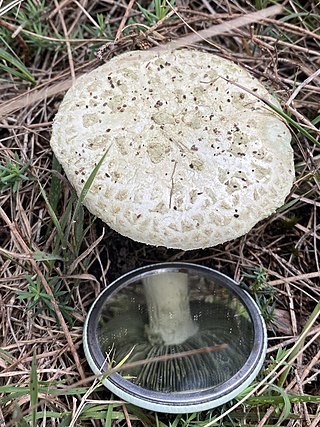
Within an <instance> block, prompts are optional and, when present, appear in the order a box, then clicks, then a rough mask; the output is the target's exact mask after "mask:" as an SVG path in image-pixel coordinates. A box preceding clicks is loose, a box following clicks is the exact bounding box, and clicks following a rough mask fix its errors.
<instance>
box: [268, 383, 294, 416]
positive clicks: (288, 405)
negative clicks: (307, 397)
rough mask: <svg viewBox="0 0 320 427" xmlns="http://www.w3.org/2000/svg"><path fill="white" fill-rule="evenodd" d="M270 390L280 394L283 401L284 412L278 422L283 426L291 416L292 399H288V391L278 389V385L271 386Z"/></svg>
mask: <svg viewBox="0 0 320 427" xmlns="http://www.w3.org/2000/svg"><path fill="white" fill-rule="evenodd" d="M270 388H271V389H272V390H275V391H277V392H278V393H280V395H281V397H282V399H283V410H282V413H281V415H280V418H279V420H278V423H279V424H281V423H282V421H284V420H286V419H287V418H288V417H289V415H290V410H291V402H290V399H289V397H288V394H287V393H286V391H285V390H284V389H283V388H281V387H278V386H276V385H271V386H270Z"/></svg>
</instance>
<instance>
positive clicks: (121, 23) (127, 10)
mask: <svg viewBox="0 0 320 427" xmlns="http://www.w3.org/2000/svg"><path fill="white" fill-rule="evenodd" d="M135 1H136V0H130V2H129V4H128V6H127V8H126V11H125V13H124V15H123V18H122V19H121V22H120V24H119V27H118V31H117V34H116V37H115V39H114V42H116V41H118V39H119V38H120V37H121V33H122V31H123V29H124V27H125V25H126V22H127V19H128V17H129V14H130V11H131V9H132V7H133V5H134V3H135Z"/></svg>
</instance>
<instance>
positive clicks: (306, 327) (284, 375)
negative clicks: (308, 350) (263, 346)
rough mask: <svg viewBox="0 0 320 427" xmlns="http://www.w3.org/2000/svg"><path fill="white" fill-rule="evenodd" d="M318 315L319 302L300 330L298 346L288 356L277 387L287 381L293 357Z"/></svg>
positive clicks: (302, 344) (319, 310)
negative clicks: (286, 365)
mask: <svg viewBox="0 0 320 427" xmlns="http://www.w3.org/2000/svg"><path fill="white" fill-rule="evenodd" d="M319 315H320V302H318V304H317V305H316V306H315V308H314V310H313V312H312V313H311V315H310V317H309V319H308V320H307V321H306V323H305V325H304V327H303V330H302V332H301V335H300V337H303V338H302V339H300V341H299V345H297V346H296V348H295V349H294V351H293V352H292V353H291V356H290V358H289V360H288V361H287V363H288V364H289V366H288V367H287V369H286V370H285V371H284V372H283V373H282V375H281V377H280V379H279V382H278V387H283V385H284V383H285V381H286V379H287V376H288V374H289V372H290V370H291V362H292V361H293V360H294V359H295V357H296V356H297V354H298V353H299V351H300V350H301V349H302V347H303V346H304V342H305V335H306V332H307V331H308V330H309V328H310V326H311V325H312V324H313V323H314V322H315V321H316V319H317V317H319Z"/></svg>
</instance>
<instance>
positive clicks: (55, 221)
mask: <svg viewBox="0 0 320 427" xmlns="http://www.w3.org/2000/svg"><path fill="white" fill-rule="evenodd" d="M39 187H40V192H41V194H42V197H43V198H44V201H45V202H46V205H47V208H48V211H49V214H50V216H51V219H52V222H53V224H54V226H55V227H56V229H57V233H58V237H59V239H60V242H61V245H62V248H63V249H65V248H66V247H67V240H66V239H65V235H64V233H63V230H62V228H61V225H60V222H59V220H58V218H57V215H56V213H55V211H54V210H53V208H52V206H51V205H50V202H49V199H48V197H47V195H46V192H45V190H44V188H43V187H42V185H41V184H40V182H39Z"/></svg>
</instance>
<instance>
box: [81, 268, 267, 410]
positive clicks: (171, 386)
mask: <svg viewBox="0 0 320 427" xmlns="http://www.w3.org/2000/svg"><path fill="white" fill-rule="evenodd" d="M84 346H85V352H86V356H87V359H88V361H89V364H90V366H91V368H92V369H93V371H94V372H95V373H101V372H104V371H105V370H106V367H107V366H108V365H109V366H110V364H111V365H112V366H116V365H119V364H121V363H122V362H124V361H125V363H124V364H123V365H122V367H121V369H120V370H119V371H118V372H117V373H114V374H112V375H110V376H108V377H106V378H105V379H104V381H103V383H104V384H105V385H106V386H107V387H108V388H109V389H110V390H111V391H113V392H114V393H115V394H117V395H118V396H119V397H121V398H124V399H125V400H127V401H128V402H131V403H134V404H136V405H139V406H141V407H144V408H147V409H152V410H156V411H164V412H167V413H170V412H172V413H185V412H193V411H200V410H204V409H209V408H212V407H215V406H218V405H221V404H223V403H224V402H226V401H228V400H231V399H232V398H233V397H235V396H236V395H237V394H238V393H240V391H241V390H243V389H244V388H245V387H247V386H248V385H249V384H250V382H251V381H252V380H253V379H254V377H255V376H256V375H257V373H258V371H259V369H260V368H261V365H262V363H263V360H264V357H265V352H266V330H265V326H264V322H263V319H262V317H261V315H260V313H259V310H258V308H257V306H256V304H255V303H254V301H253V300H252V298H251V297H250V296H249V295H248V294H247V293H246V292H245V291H243V290H242V289H241V288H240V287H239V286H238V285H237V284H236V282H234V281H233V280H231V279H230V278H228V277H227V276H225V275H223V274H221V273H219V272H217V271H215V270H212V269H209V268H207V267H202V266H198V265H194V264H186V263H165V264H157V265H152V266H149V267H145V268H140V269H137V270H135V271H132V272H130V273H128V274H126V275H124V276H122V277H120V278H119V279H118V280H116V281H115V282H113V283H112V284H111V285H110V286H109V287H108V288H106V289H105V290H104V291H103V292H102V293H101V294H100V296H99V297H98V299H97V300H96V301H95V303H94V304H93V307H92V308H91V310H90V313H89V315H88V318H87V321H86V324H85V331H84Z"/></svg>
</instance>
